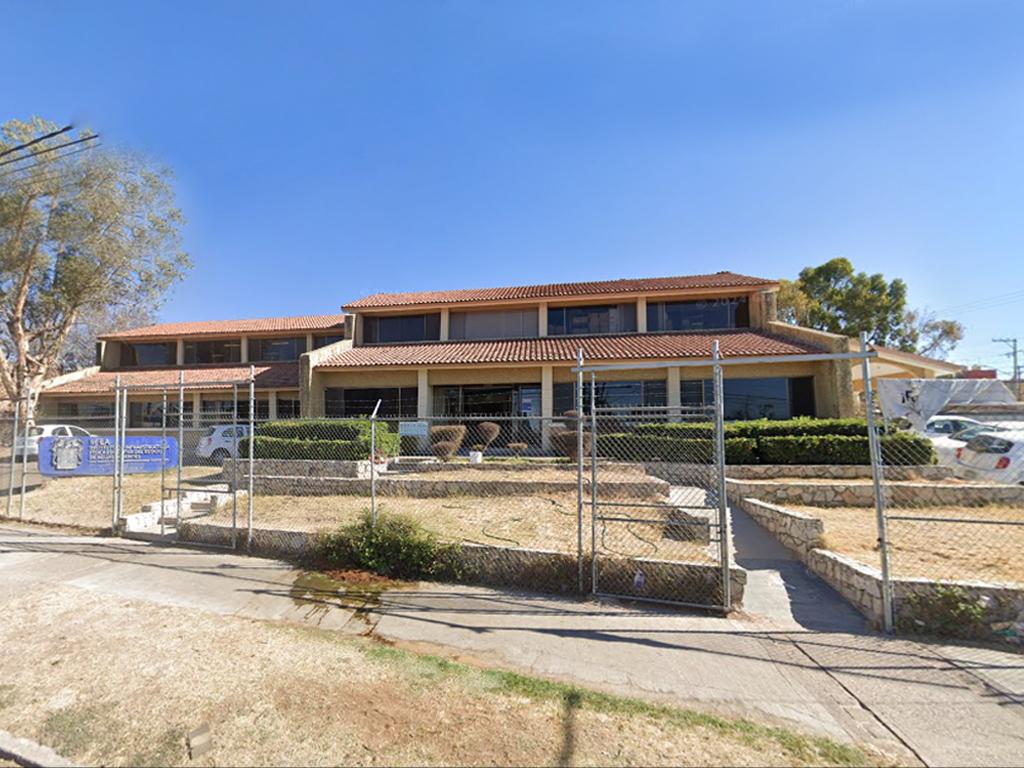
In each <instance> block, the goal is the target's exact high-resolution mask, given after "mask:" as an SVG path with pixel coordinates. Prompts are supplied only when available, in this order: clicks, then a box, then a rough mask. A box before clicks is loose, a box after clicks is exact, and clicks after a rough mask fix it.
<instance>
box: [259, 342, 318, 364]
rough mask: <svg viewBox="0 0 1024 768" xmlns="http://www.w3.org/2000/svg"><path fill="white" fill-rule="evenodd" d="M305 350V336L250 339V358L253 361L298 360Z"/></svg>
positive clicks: (277, 361) (276, 361)
mask: <svg viewBox="0 0 1024 768" xmlns="http://www.w3.org/2000/svg"><path fill="white" fill-rule="evenodd" d="M305 351H306V337H305V336H294V337H292V338H287V339H249V360H250V362H253V363H279V362H283V361H286V360H298V359H299V357H300V356H301V355H302V354H304V353H305Z"/></svg>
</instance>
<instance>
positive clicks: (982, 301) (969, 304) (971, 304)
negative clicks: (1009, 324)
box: [935, 289, 1024, 313]
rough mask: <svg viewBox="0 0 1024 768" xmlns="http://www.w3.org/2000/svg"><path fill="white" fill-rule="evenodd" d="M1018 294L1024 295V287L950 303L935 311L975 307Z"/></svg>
mask: <svg viewBox="0 0 1024 768" xmlns="http://www.w3.org/2000/svg"><path fill="white" fill-rule="evenodd" d="M1017 296H1022V297H1024V289H1018V290H1016V291H1010V292H1009V293H999V294H996V295H995V296H989V297H987V298H983V299H974V300H972V301H965V302H963V303H962V304H952V305H950V306H948V307H943V308H942V309H938V310H935V312H936V313H944V312H953V311H957V310H962V309H966V308H968V307H974V306H978V305H985V304H987V303H988V302H990V301H999V300H1001V299H1009V298H1013V297H1017Z"/></svg>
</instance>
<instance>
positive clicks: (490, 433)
mask: <svg viewBox="0 0 1024 768" xmlns="http://www.w3.org/2000/svg"><path fill="white" fill-rule="evenodd" d="M476 431H477V433H478V434H479V437H480V441H481V448H479V450H481V451H486V450H487V449H488V448H490V447H491V443H493V442H494V441H495V440H497V439H498V435H499V434H501V427H499V426H498V425H497V424H495V423H494V422H493V421H481V422H480V423H479V424H477V425H476Z"/></svg>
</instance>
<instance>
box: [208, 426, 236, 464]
mask: <svg viewBox="0 0 1024 768" xmlns="http://www.w3.org/2000/svg"><path fill="white" fill-rule="evenodd" d="M248 434H249V427H248V426H243V425H238V426H232V425H231V424H219V425H217V426H215V427H210V428H209V429H208V430H206V432H205V433H204V434H203V436H202V437H201V438H200V439H199V443H198V444H197V445H196V456H198V457H199V458H200V459H208V460H210V461H213V462H215V463H217V464H220V463H222V462H223V461H224V459H226V458H229V457H230V458H232V459H237V458H238V443H239V441H240V440H241V439H242V438H243V437H245V436H246V435H248Z"/></svg>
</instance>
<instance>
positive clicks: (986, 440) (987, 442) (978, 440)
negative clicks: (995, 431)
mask: <svg viewBox="0 0 1024 768" xmlns="http://www.w3.org/2000/svg"><path fill="white" fill-rule="evenodd" d="M967 447H968V448H969V449H970V450H972V451H974V452H975V453H1009V452H1010V449H1011V448H1013V443H1012V442H1011V441H1010V440H1004V439H1002V438H1001V437H996V436H995V435H988V434H981V435H978V436H977V437H975V438H972V439H971V441H970V442H968V443H967Z"/></svg>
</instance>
